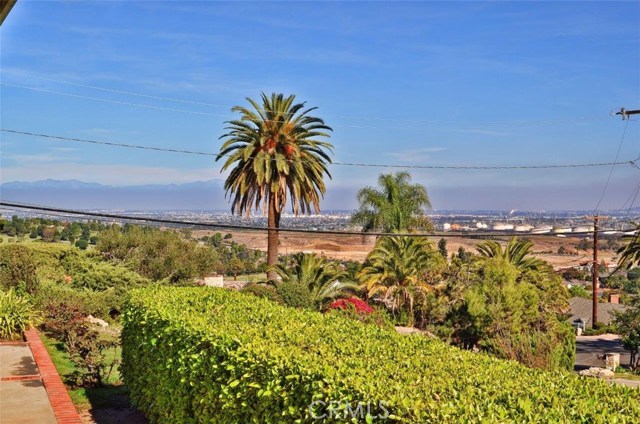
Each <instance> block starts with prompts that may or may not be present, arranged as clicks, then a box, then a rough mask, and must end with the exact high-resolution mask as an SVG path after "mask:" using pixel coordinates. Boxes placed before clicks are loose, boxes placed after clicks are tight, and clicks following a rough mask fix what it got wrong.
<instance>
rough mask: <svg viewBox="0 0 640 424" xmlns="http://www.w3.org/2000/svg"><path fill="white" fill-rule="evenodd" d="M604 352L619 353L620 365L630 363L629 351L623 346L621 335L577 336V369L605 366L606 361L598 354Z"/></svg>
mask: <svg viewBox="0 0 640 424" xmlns="http://www.w3.org/2000/svg"><path fill="white" fill-rule="evenodd" d="M604 353H619V354H620V365H628V364H629V352H628V351H626V350H624V348H623V347H622V342H621V341H620V336H617V335H615V334H602V335H600V336H578V337H576V364H575V369H576V371H579V370H583V369H586V368H589V367H600V368H604V361H602V360H601V359H598V358H597V355H602V354H604Z"/></svg>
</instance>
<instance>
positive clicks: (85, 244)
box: [76, 239, 89, 250]
mask: <svg viewBox="0 0 640 424" xmlns="http://www.w3.org/2000/svg"><path fill="white" fill-rule="evenodd" d="M76 247H77V248H78V249H80V250H87V247H89V242H88V241H87V240H85V239H80V240H78V241H76Z"/></svg>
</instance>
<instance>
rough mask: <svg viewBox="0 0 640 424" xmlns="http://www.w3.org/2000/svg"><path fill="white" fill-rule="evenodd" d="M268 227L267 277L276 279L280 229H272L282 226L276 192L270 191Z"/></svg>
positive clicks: (272, 279) (271, 279)
mask: <svg viewBox="0 0 640 424" xmlns="http://www.w3.org/2000/svg"><path fill="white" fill-rule="evenodd" d="M267 222H268V224H267V225H268V227H269V228H270V230H269V231H268V233H267V265H268V266H269V271H267V279H269V281H275V279H276V277H277V276H278V274H277V273H276V272H275V271H274V270H273V267H275V266H276V265H277V264H278V230H272V229H271V228H280V212H279V211H278V209H277V208H276V195H275V193H272V192H270V193H269V215H268V219H267Z"/></svg>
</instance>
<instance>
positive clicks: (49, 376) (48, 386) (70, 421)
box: [25, 329, 82, 424]
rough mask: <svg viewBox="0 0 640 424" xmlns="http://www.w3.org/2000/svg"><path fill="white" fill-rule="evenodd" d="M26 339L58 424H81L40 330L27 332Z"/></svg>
mask: <svg viewBox="0 0 640 424" xmlns="http://www.w3.org/2000/svg"><path fill="white" fill-rule="evenodd" d="M25 338H26V340H27V343H28V344H29V348H30V349H31V353H32V354H33V359H34V360H35V362H36V365H37V366H38V371H39V373H40V377H41V379H42V382H43V384H44V387H45V390H46V391H47V395H48V396H49V402H51V407H52V408H53V414H54V415H55V417H56V420H58V424H81V423H82V421H81V420H80V416H79V415H78V412H77V411H76V407H75V406H73V403H72V402H71V398H70V397H69V393H67V389H66V388H65V387H64V384H63V383H62V379H61V378H60V375H59V374H58V371H57V370H56V367H55V366H54V365H53V361H51V357H50V356H49V352H47V349H46V348H45V346H44V344H43V343H42V340H41V339H40V335H39V334H38V330H36V329H31V330H28V331H26V332H25Z"/></svg>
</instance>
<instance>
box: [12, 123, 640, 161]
mask: <svg viewBox="0 0 640 424" xmlns="http://www.w3.org/2000/svg"><path fill="white" fill-rule="evenodd" d="M0 131H2V132H6V133H11V134H20V135H26V136H30V137H41V138H47V139H53V140H59V141H69V142H76V143H88V144H96V145H103V146H111V147H123V148H129V149H140V150H154V151H160V152H168V153H180V154H188V155H200V156H212V157H217V156H218V154H217V153H211V152H202V151H195V150H183V149H172V148H165V147H156V146H143V145H137V144H128V143H115V142H110V141H100V140H88V139H81V138H72V137H63V136H58V135H52V134H42V133H34V132H30V131H19V130H12V129H7V128H2V129H0ZM224 156H226V157H229V156H230V155H224ZM274 160H275V159H274ZM639 160H640V157H638V158H635V159H633V160H627V161H621V162H618V161H616V162H601V163H573V164H543V165H400V164H380V163H359V162H331V164H332V165H337V166H356V167H372V168H404V169H461V170H523V169H555V168H593V167H603V166H620V165H631V166H636V167H637V164H636V162H637V161H639Z"/></svg>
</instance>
